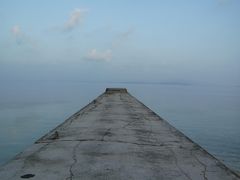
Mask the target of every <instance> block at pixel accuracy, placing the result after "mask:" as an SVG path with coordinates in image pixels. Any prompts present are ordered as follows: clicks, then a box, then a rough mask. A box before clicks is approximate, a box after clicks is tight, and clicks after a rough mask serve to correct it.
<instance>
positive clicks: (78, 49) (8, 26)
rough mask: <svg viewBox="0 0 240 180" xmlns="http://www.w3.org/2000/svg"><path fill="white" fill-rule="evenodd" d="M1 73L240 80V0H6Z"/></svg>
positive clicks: (7, 76) (0, 6)
mask: <svg viewBox="0 0 240 180" xmlns="http://www.w3.org/2000/svg"><path fill="white" fill-rule="evenodd" d="M0 80H1V81H20V80H41V81H42V80H43V81H44V80H53V81H61V80H64V81H91V82H180V83H182V82H183V83H196V84H197V83H203V84H204V83H206V84H207V83H210V84H211V83H212V84H224V85H240V1H239V0H201V1H197V0H181V1H180V0H139V1H133V0H132V1H130V0H121V1H112V0H101V1H100V0H82V1H81V0H51V1H49V0H41V1H36V0H21V1H19V0H1V1H0Z"/></svg>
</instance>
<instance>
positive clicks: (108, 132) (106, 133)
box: [101, 128, 111, 141]
mask: <svg viewBox="0 0 240 180" xmlns="http://www.w3.org/2000/svg"><path fill="white" fill-rule="evenodd" d="M110 131H111V128H108V129H107V131H106V132H105V133H104V134H103V136H102V138H101V141H104V138H105V136H107V135H109V134H111V132H110Z"/></svg>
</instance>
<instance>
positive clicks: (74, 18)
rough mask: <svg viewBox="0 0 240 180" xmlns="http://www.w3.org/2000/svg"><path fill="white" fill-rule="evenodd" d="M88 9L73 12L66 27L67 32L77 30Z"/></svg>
mask: <svg viewBox="0 0 240 180" xmlns="http://www.w3.org/2000/svg"><path fill="white" fill-rule="evenodd" d="M86 11H87V10H86V9H79V8H77V9H75V10H73V11H72V12H71V14H70V17H69V19H68V20H67V22H66V23H65V25H64V30H65V31H71V30H73V29H74V28H76V27H77V26H78V25H79V24H80V23H81V22H82V20H83V17H84V15H85V13H86Z"/></svg>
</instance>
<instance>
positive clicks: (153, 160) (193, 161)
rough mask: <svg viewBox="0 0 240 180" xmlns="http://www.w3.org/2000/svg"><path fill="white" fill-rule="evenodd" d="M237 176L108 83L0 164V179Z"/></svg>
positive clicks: (151, 112)
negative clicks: (106, 87)
mask: <svg viewBox="0 0 240 180" xmlns="http://www.w3.org/2000/svg"><path fill="white" fill-rule="evenodd" d="M23 178H29V179H36V180H37V179H51V180H55V179H56V180H60V179H65V180H67V179H69V180H70V179H138V180H141V179H166V180H170V179H174V180H175V179H176V180H178V179H186V180H189V179H196V180H198V179H199V180H207V179H208V180H210V179H213V180H215V179H216V180H219V179H224V180H225V179H226V180H228V179H232V180H233V179H240V178H239V176H238V175H237V174H236V173H235V172H233V171H232V170H230V169H229V168H227V167H226V166H225V165H224V164H222V163H221V162H220V161H219V160H217V159H216V158H214V157H213V156H212V155H210V154H209V153H208V152H207V151H205V150H204V149H203V148H201V147H200V146H199V145H197V144H196V143H194V142H193V141H191V140H190V139H189V138H188V137H186V136H185V135H184V134H182V133H181V132H180V131H178V130H177V129H175V128H174V127H173V126H171V125H170V124H168V123H167V121H165V120H163V119H162V118H161V117H159V116H158V115H156V114H155V113H154V112H153V111H152V110H150V109H149V108H147V107H146V106H144V105H143V104H142V103H141V102H139V101H138V100H137V99H136V98H134V97H133V96H131V95H130V94H129V93H127V90H126V89H116V88H114V89H111V88H110V89H109V88H108V89H107V91H106V92H105V93H104V94H102V95H100V96H99V97H98V98H97V99H95V100H93V101H92V102H91V103H90V104H88V105H87V106H86V107H84V108H83V109H82V110H80V111H79V112H77V113H76V114H74V115H73V116H72V117H70V118H69V119H67V120H66V121H65V122H64V123H62V124H61V125H59V126H58V127H56V128H55V129H53V130H52V131H51V132H49V133H48V134H46V135H45V136H43V137H42V138H40V139H39V140H38V141H37V142H36V143H35V144H34V145H32V146H31V147H30V148H28V149H26V150H25V151H24V152H22V153H20V154H19V155H17V156H16V157H15V158H14V159H13V160H11V161H10V162H8V163H7V164H5V165H4V166H2V167H1V168H0V179H4V180H5V179H14V180H15V179H23Z"/></svg>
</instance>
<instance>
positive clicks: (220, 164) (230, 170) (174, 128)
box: [128, 93, 240, 178]
mask: <svg viewBox="0 0 240 180" xmlns="http://www.w3.org/2000/svg"><path fill="white" fill-rule="evenodd" d="M128 94H129V95H130V96H131V97H132V98H134V99H135V100H136V101H137V102H139V103H140V104H142V105H143V106H144V107H146V108H147V109H148V110H149V111H151V112H152V113H153V114H154V115H155V116H156V117H158V118H159V120H160V121H164V123H166V124H168V125H169V127H171V130H174V131H175V133H176V132H177V133H178V134H179V135H180V136H182V137H184V138H186V139H187V140H189V141H190V142H191V143H193V144H194V145H196V147H197V148H198V149H199V150H201V151H203V152H204V153H206V154H207V155H209V156H210V157H212V158H213V159H214V160H216V161H217V162H218V164H217V166H219V167H221V168H223V169H224V170H226V171H227V172H229V173H232V174H234V175H235V176H236V177H238V178H240V173H238V172H236V171H235V170H233V169H231V168H230V167H228V166H227V165H225V164H224V163H223V162H222V161H221V160H219V159H218V158H216V157H215V156H214V155H212V154H211V153H209V152H208V151H207V150H206V149H204V148H203V147H202V146H200V145H199V144H198V143H196V142H195V141H193V140H192V139H191V138H189V137H188V136H186V135H185V134H184V133H183V132H181V131H180V130H178V129H177V128H176V127H174V126H173V125H171V124H170V123H169V122H168V121H167V120H165V119H163V118H162V117H161V116H159V115H158V114H157V113H155V112H154V111H153V110H151V109H150V108H149V107H148V106H146V105H145V104H143V103H142V102H141V101H139V100H138V99H137V98H135V97H134V96H133V95H131V94H130V93H128Z"/></svg>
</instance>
